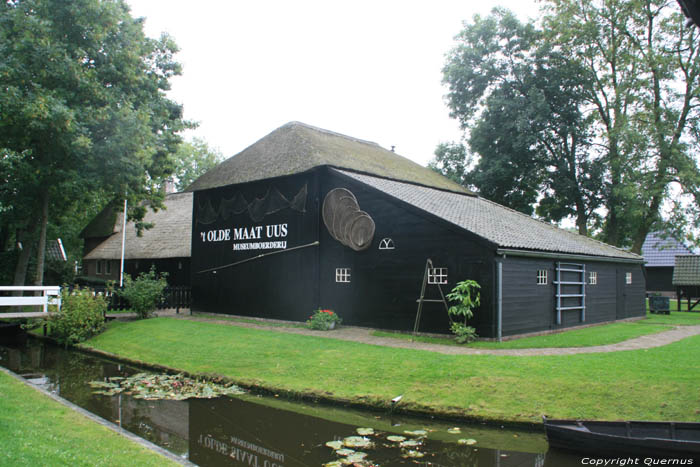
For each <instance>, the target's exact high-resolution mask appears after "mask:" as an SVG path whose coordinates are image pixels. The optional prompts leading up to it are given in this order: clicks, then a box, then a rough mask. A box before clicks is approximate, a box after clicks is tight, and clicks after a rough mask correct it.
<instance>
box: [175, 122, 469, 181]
mask: <svg viewBox="0 0 700 467" xmlns="http://www.w3.org/2000/svg"><path fill="white" fill-rule="evenodd" d="M324 165H327V166H333V167H338V168H344V169H350V170H354V171H358V172H364V173H369V174H373V175H378V176H381V177H388V178H391V179H395V180H401V181H406V182H410V183H415V184H419V185H424V186H430V187H433V188H439V189H442V190H450V191H455V192H459V193H469V191H468V190H466V189H465V188H464V187H462V186H460V185H458V184H456V183H454V182H452V181H451V180H449V179H447V178H445V177H443V176H442V175H440V174H438V173H436V172H434V171H432V170H430V169H427V168H425V167H423V166H421V165H419V164H416V163H415V162H413V161H411V160H409V159H406V158H405V157H402V156H399V155H398V154H396V153H394V152H392V151H389V150H387V149H384V148H382V147H381V146H379V145H378V144H376V143H372V142H369V141H363V140H360V139H357V138H352V137H350V136H345V135H341V134H338V133H334V132H332V131H328V130H323V129H321V128H316V127H313V126H310V125H306V124H304V123H299V122H290V123H287V124H286V125H283V126H281V127H280V128H278V129H276V130H275V131H273V132H272V133H270V134H269V135H267V136H265V137H264V138H262V139H261V140H259V141H257V142H256V143H254V144H253V145H251V146H249V147H248V148H246V149H244V150H243V151H242V152H240V153H238V154H236V155H235V156H233V157H231V158H229V159H227V160H225V161H224V162H222V163H221V164H219V165H218V166H217V167H215V168H213V169H212V170H210V171H208V172H207V173H205V174H204V175H202V176H201V177H199V178H198V179H197V180H195V181H194V183H192V185H190V186H189V187H188V188H187V190H186V191H197V190H205V189H208V188H215V187H220V186H226V185H232V184H236V183H244V182H251V181H255V180H263V179H267V178H272V177H279V176H283V175H291V174H297V173H301V172H304V171H306V170H309V169H312V168H314V167H319V166H324Z"/></svg>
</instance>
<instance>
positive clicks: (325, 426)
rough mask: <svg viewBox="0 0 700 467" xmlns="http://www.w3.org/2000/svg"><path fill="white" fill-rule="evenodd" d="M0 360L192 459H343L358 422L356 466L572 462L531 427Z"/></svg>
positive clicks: (108, 368)
mask: <svg viewBox="0 0 700 467" xmlns="http://www.w3.org/2000/svg"><path fill="white" fill-rule="evenodd" d="M0 366H4V367H6V368H8V369H10V370H12V371H14V372H15V373H18V374H20V375H22V376H24V377H25V378H26V379H28V380H29V381H30V382H32V383H33V384H36V385H38V386H41V387H43V388H45V389H47V390H49V391H52V392H54V393H56V394H58V395H60V396H61V397H63V398H65V399H67V400H69V401H71V402H73V403H74V404H76V405H79V406H80V407H83V408H84V409H86V410H88V411H90V412H92V413H94V414H97V415H99V416H100V417H102V418H104V419H106V420H110V421H112V422H114V423H115V424H117V425H119V426H121V427H122V428H124V429H126V430H128V431H131V432H132V433H135V434H137V435H138V436H141V437H142V438H145V439H147V440H149V441H151V442H153V443H155V444H157V445H159V446H162V447H163V448H165V449H167V450H169V451H171V452H173V453H175V454H176V455H178V456H181V457H182V458H183V459H189V460H190V461H191V462H193V463H195V464H198V465H201V466H248V467H296V466H321V465H324V464H327V463H330V462H333V461H339V460H342V459H343V457H342V456H340V455H338V454H337V453H336V451H334V450H333V449H331V448H330V447H328V446H326V443H327V442H329V441H338V440H344V439H345V438H347V437H350V436H359V434H358V431H357V430H358V428H365V429H367V428H371V429H372V431H373V432H374V433H373V434H366V435H364V436H361V438H366V439H367V440H369V441H370V442H371V443H372V444H371V445H370V446H369V447H363V448H355V450H356V451H362V452H365V453H366V454H367V457H366V458H365V464H361V463H358V464H356V465H381V466H400V465H421V466H436V467H439V466H456V467H468V466H479V467H489V466H498V467H511V466H513V467H514V466H532V467H545V466H557V467H567V466H574V465H581V458H580V457H577V456H570V455H568V454H566V453H561V452H556V451H549V452H547V451H548V446H547V442H546V440H545V438H544V435H543V434H542V433H540V432H528V431H513V430H509V429H505V428H499V427H490V426H486V425H479V424H476V425H465V424H455V423H454V422H444V421H437V420H429V419H423V418H411V417H405V416H400V415H394V414H390V413H387V412H369V411H359V410H348V409H344V408H338V407H329V406H325V405H319V404H311V403H299V402H289V401H284V400H281V399H279V398H274V397H269V396H266V397H262V396H256V395H253V394H245V395H241V396H234V397H231V396H227V397H220V398H217V399H189V400H184V401H174V400H144V399H137V398H133V397H131V396H130V395H128V394H118V395H114V396H106V395H97V394H93V391H94V389H93V388H92V387H90V385H89V384H88V383H89V382H90V381H104V380H106V379H107V378H109V377H114V376H122V377H128V376H131V375H133V374H136V373H139V372H142V371H143V370H142V369H139V368H136V367H133V366H128V365H124V364H119V363H117V362H114V361H111V360H107V359H104V358H100V357H97V356H93V355H89V354H85V353H81V352H76V351H72V350H66V349H63V348H61V347H57V346H53V345H51V344H47V343H44V342H42V341H38V340H32V339H30V340H28V342H27V343H26V344H24V345H17V346H0ZM394 436H403V437H405V438H406V440H416V443H417V444H418V445H417V446H404V447H401V446H400V443H399V442H397V441H396V438H393V437H394ZM390 437H392V438H390ZM460 440H461V442H460ZM467 443H469V444H467ZM409 444H410V441H409ZM413 456H422V457H413ZM369 462H371V463H373V464H370V463H369Z"/></svg>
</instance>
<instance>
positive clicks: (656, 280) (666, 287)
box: [646, 266, 676, 292]
mask: <svg viewBox="0 0 700 467" xmlns="http://www.w3.org/2000/svg"><path fill="white" fill-rule="evenodd" d="M646 279H647V290H648V291H650V292H675V291H676V288H675V287H674V286H673V266H665V267H655V268H646Z"/></svg>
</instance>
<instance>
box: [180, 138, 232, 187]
mask: <svg viewBox="0 0 700 467" xmlns="http://www.w3.org/2000/svg"><path fill="white" fill-rule="evenodd" d="M222 160H223V155H222V154H221V152H220V151H219V150H217V149H212V148H210V147H209V145H208V144H207V142H206V141H204V140H203V139H200V138H194V139H192V141H191V142H190V141H183V142H182V143H180V146H178V148H177V152H176V153H175V171H174V173H173V175H174V177H175V180H176V187H177V190H178V191H182V190H184V189H185V188H187V187H188V186H190V184H192V182H194V181H195V180H196V179H197V178H199V176H200V175H202V174H204V173H205V172H207V171H209V170H211V169H213V168H214V167H216V166H217V165H218V164H219V163H220V162H221V161H222Z"/></svg>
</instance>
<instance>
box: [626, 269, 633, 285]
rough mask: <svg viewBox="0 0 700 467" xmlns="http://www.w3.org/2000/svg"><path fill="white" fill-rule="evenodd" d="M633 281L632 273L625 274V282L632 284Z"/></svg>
mask: <svg viewBox="0 0 700 467" xmlns="http://www.w3.org/2000/svg"><path fill="white" fill-rule="evenodd" d="M631 283H632V273H631V272H628V273H627V274H625V284H631Z"/></svg>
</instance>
